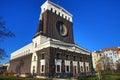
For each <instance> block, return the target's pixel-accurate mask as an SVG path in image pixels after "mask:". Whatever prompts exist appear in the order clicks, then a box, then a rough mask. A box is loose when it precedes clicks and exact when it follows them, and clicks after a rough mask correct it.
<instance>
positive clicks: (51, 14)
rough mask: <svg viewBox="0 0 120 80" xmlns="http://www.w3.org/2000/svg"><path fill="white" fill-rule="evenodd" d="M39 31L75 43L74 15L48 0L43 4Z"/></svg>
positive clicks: (39, 33) (38, 33) (53, 37)
mask: <svg viewBox="0 0 120 80" xmlns="http://www.w3.org/2000/svg"><path fill="white" fill-rule="evenodd" d="M41 10H42V11H41V14H40V19H39V25H38V29H37V33H36V35H35V36H34V37H37V36H38V35H44V36H47V37H50V38H52V39H56V40H60V41H63V42H66V43H72V44H73V43H74V39H73V27H72V26H73V23H72V15H71V14H70V13H69V12H68V11H67V10H65V9H64V8H62V7H61V6H59V5H57V4H55V3H53V2H51V1H49V0H47V1H46V2H45V3H44V4H43V5H42V6H41Z"/></svg>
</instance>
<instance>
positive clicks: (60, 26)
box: [56, 21, 68, 36]
mask: <svg viewBox="0 0 120 80" xmlns="http://www.w3.org/2000/svg"><path fill="white" fill-rule="evenodd" d="M56 28H57V31H58V33H59V34H60V35H61V36H66V35H67V34H68V30H67V27H66V26H65V25H64V23H62V22H60V21H58V22H57V24H56Z"/></svg>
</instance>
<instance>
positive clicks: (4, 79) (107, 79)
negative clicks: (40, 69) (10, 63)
mask: <svg viewBox="0 0 120 80" xmlns="http://www.w3.org/2000/svg"><path fill="white" fill-rule="evenodd" d="M0 80H50V79H39V78H21V77H14V76H0ZM56 80H57V79H56ZM77 80H98V77H97V76H82V77H79V78H78V79H77ZM102 80H120V74H114V75H112V74H109V75H107V74H106V75H103V76H102Z"/></svg>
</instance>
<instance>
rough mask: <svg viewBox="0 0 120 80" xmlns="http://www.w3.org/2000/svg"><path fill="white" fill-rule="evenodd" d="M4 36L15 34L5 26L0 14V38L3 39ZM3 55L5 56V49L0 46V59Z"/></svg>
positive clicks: (13, 35)
mask: <svg viewBox="0 0 120 80" xmlns="http://www.w3.org/2000/svg"><path fill="white" fill-rule="evenodd" d="M4 37H15V34H14V33H13V32H11V31H10V30H9V29H8V28H6V26H5V22H4V21H3V20H2V17H1V16H0V39H3V38H4ZM5 57H7V54H6V52H5V50H4V49H3V48H0V60H3V59H4V58H5Z"/></svg>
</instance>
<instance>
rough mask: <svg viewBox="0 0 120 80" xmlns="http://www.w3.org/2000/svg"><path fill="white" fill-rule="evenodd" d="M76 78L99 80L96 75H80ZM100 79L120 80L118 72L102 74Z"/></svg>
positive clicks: (79, 79) (80, 79)
mask: <svg viewBox="0 0 120 80" xmlns="http://www.w3.org/2000/svg"><path fill="white" fill-rule="evenodd" d="M77 80H99V79H98V77H97V76H81V77H79V78H78V79H77ZM101 80H120V74H114V75H113V74H109V75H102V79H101Z"/></svg>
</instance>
